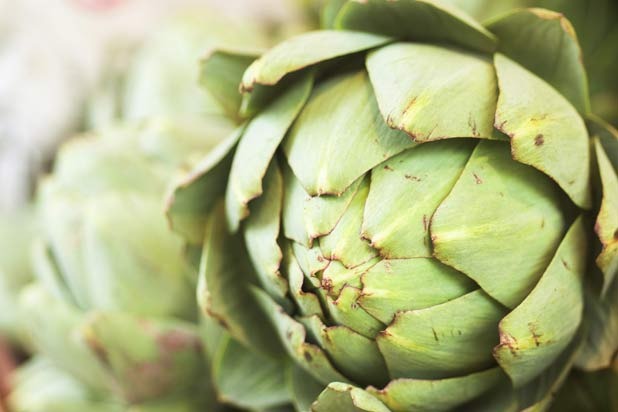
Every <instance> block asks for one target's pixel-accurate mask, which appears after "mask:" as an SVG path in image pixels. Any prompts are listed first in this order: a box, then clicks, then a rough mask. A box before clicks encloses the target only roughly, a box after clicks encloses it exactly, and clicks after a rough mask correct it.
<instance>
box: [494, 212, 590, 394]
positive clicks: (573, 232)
mask: <svg viewBox="0 0 618 412" xmlns="http://www.w3.org/2000/svg"><path fill="white" fill-rule="evenodd" d="M586 247H587V245H586V230H585V226H584V221H583V218H582V217H579V218H578V219H577V220H576V221H575V222H574V223H573V225H572V226H571V228H570V229H569V231H568V232H567V234H566V236H565V237H564V240H563V241H562V243H561V244H560V247H559V248H558V250H557V251H556V254H555V256H554V258H553V259H552V261H551V263H550V264H549V266H548V267H547V270H546V271H545V273H544V274H543V276H542V277H541V279H540V280H539V282H538V283H537V285H536V286H535V287H534V289H533V290H532V291H531V292H530V294H529V295H528V296H527V297H526V298H525V299H524V301H523V302H522V303H521V304H520V305H519V306H517V307H516V308H515V309H513V311H512V312H511V313H509V314H508V315H507V316H506V317H504V319H502V321H501V322H500V344H499V345H498V346H496V348H495V349H494V356H495V358H496V360H497V361H498V363H499V364H500V366H501V367H502V368H503V369H504V371H505V372H506V373H507V374H508V375H509V377H510V378H511V380H512V381H513V384H514V385H515V387H521V386H523V385H525V384H526V383H528V382H530V381H531V380H532V379H534V378H535V377H536V376H538V375H539V374H540V373H541V372H542V371H543V370H544V369H545V368H547V367H548V366H549V365H550V364H551V363H553V362H554V361H555V360H556V359H557V358H558V357H559V356H560V354H561V353H562V352H563V351H564V350H565V349H566V348H567V346H568V345H569V344H570V343H571V341H572V340H573V338H574V336H575V334H576V332H577V330H578V328H579V325H580V323H581V320H582V312H583V308H584V302H583V298H584V296H583V287H582V283H583V275H584V272H585V270H586V253H585V250H586Z"/></svg>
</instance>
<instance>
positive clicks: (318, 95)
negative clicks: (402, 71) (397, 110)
mask: <svg viewBox="0 0 618 412" xmlns="http://www.w3.org/2000/svg"><path fill="white" fill-rule="evenodd" d="M414 145H415V143H414V142H413V141H411V140H410V138H409V137H408V136H407V135H406V134H405V133H403V132H400V131H398V130H392V129H390V128H389V127H388V126H387V125H386V124H385V123H384V120H383V119H382V116H381V114H380V111H379V109H378V105H377V103H376V100H375V96H374V94H373V90H372V88H371V84H370V82H369V79H368V77H367V74H366V73H364V72H354V73H346V74H342V75H339V76H335V77H333V78H330V79H328V80H326V81H323V82H322V83H320V85H319V86H318V87H316V90H315V91H314V93H313V95H312V96H311V98H310V99H309V101H308V102H307V105H306V106H305V108H304V109H303V111H302V112H301V114H300V116H299V117H298V119H296V122H295V123H294V125H293V126H292V128H291V130H290V132H289V134H288V136H287V137H286V139H285V140H284V141H283V150H284V152H285V154H286V156H287V159H288V163H289V165H290V167H291V168H292V170H293V171H294V174H295V175H296V177H297V178H298V180H300V182H301V184H302V186H303V187H304V188H305V191H306V192H307V193H308V194H309V195H311V196H318V195H319V196H321V195H326V194H328V195H336V196H340V195H341V194H343V193H344V192H345V191H346V189H347V188H348V187H350V185H352V184H353V183H354V182H355V181H356V180H357V179H359V178H360V177H361V176H363V175H364V174H365V173H366V172H367V171H369V170H371V169H372V168H373V167H375V166H376V165H378V164H379V163H381V162H383V161H384V160H386V159H388V158H390V157H392V156H394V155H396V154H398V153H400V152H402V151H403V150H405V149H407V148H410V147H412V146H414Z"/></svg>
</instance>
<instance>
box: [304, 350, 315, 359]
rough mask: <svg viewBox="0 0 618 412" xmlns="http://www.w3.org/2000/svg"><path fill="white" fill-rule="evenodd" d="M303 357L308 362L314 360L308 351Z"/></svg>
mask: <svg viewBox="0 0 618 412" xmlns="http://www.w3.org/2000/svg"><path fill="white" fill-rule="evenodd" d="M303 356H304V357H305V360H306V361H307V362H311V361H312V360H313V356H311V354H310V353H309V352H307V351H304V352H303Z"/></svg>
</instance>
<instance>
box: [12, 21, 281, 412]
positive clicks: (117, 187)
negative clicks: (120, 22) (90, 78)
mask: <svg viewBox="0 0 618 412" xmlns="http://www.w3.org/2000/svg"><path fill="white" fill-rule="evenodd" d="M209 18H213V19H214V17H212V16H211V17H209ZM232 27H233V26H232V25H226V24H225V23H224V21H223V20H219V21H218V25H217V26H205V25H204V20H203V19H201V18H199V17H198V16H197V15H196V16H193V17H191V18H186V17H184V18H182V19H180V20H176V21H175V22H173V23H171V25H170V26H168V27H167V29H165V30H163V31H162V32H161V33H160V35H158V36H155V37H154V39H153V40H152V42H151V43H149V44H148V45H147V46H146V47H145V49H144V50H143V52H141V53H139V54H138V56H137V60H136V61H135V62H134V64H133V65H132V70H131V72H130V74H129V76H127V77H126V78H123V77H122V76H121V77H119V78H117V79H118V80H119V83H117V84H116V85H117V87H113V88H111V89H110V90H107V91H105V90H102V91H101V94H100V95H98V96H97V97H96V98H95V99H94V100H93V103H92V105H91V109H90V110H91V113H92V117H91V118H92V119H93V124H94V125H96V126H97V131H93V132H90V133H88V134H86V135H83V136H79V137H75V138H73V139H72V140H71V141H69V142H68V143H66V144H65V145H64V146H63V147H62V149H61V150H60V152H59V153H58V156H57V158H56V161H55V165H54V170H53V173H52V174H51V175H50V176H47V177H46V178H45V179H43V180H42V181H41V182H40V185H39V190H38V194H37V202H36V203H37V212H38V215H39V228H38V232H39V235H40V236H39V239H38V240H37V241H36V242H35V246H34V249H35V250H34V271H35V275H36V282H35V283H34V284H32V285H30V286H28V287H27V288H26V289H25V290H24V291H23V292H22V294H21V298H20V314H21V320H22V324H21V325H20V326H21V327H23V328H25V329H26V330H27V332H28V335H29V340H30V341H31V342H32V346H33V348H34V349H35V351H36V352H37V357H36V358H35V360H33V361H31V363H29V364H27V365H26V366H24V369H22V370H20V371H18V372H17V375H16V379H15V380H14V384H15V387H14V388H13V392H12V394H11V397H10V402H11V403H12V405H11V406H12V408H13V409H14V410H15V411H17V412H35V411H41V412H42V411H51V410H63V411H66V410H69V409H70V408H73V409H71V410H105V411H116V410H128V411H131V412H141V411H144V412H146V411H152V412H155V411H161V412H163V411H179V412H181V411H203V410H213V411H216V410H228V409H229V408H234V407H235V406H237V407H240V408H243V409H248V410H260V411H261V410H271V409H270V408H271V407H274V408H278V407H279V406H281V405H286V404H288V403H289V402H290V401H289V393H288V390H287V388H286V387H285V385H283V377H284V373H285V370H286V368H285V364H284V360H283V359H280V358H281V357H282V354H277V353H272V354H259V353H256V352H254V351H253V350H252V349H251V350H249V349H246V348H245V347H244V346H242V345H240V344H238V342H236V341H234V340H232V339H231V338H230V336H229V335H228V334H227V332H225V331H224V330H223V329H221V327H220V326H219V325H217V324H216V323H215V322H214V321H212V320H209V319H207V318H205V317H204V316H202V315H201V314H200V311H199V310H198V307H197V304H196V299H195V287H196V282H197V273H198V265H199V256H198V253H196V252H199V250H196V249H195V248H193V247H191V246H189V245H187V244H186V243H185V242H184V241H183V240H182V239H181V238H180V237H179V236H177V235H176V234H174V233H172V232H171V231H170V230H169V227H168V222H167V221H166V218H165V215H164V213H163V211H164V194H165V192H166V188H167V186H168V183H169V181H170V179H171V178H172V177H173V176H174V175H175V174H176V173H178V171H179V170H183V169H184V170H189V169H191V168H192V167H193V166H194V165H195V164H196V162H197V161H198V160H199V159H201V158H202V157H203V156H204V155H205V154H206V153H209V152H211V151H212V150H213V148H215V147H216V146H217V145H218V144H219V143H220V142H221V141H222V140H223V139H224V138H225V137H226V136H227V135H229V134H230V133H231V132H232V131H233V130H234V128H235V127H236V124H237V119H235V118H230V117H228V116H227V115H226V113H227V112H226V111H225V110H224V108H221V107H219V106H218V100H217V99H215V98H212V97H210V95H209V93H208V92H207V91H205V90H202V89H200V88H199V87H198V84H197V81H198V73H199V65H198V60H199V58H200V57H201V56H202V54H203V53H207V52H208V51H209V49H211V48H212V47H213V45H215V44H217V45H219V44H221V45H223V46H222V47H226V48H229V49H232V50H243V51H244V50H247V48H248V47H251V46H250V45H253V46H252V47H254V48H255V47H260V45H261V44H260V41H261V39H264V37H263V36H262V35H261V33H260V32H255V33H254V32H252V31H251V30H250V29H249V28H248V27H244V30H246V31H245V32H246V33H248V34H247V35H246V36H244V37H243V36H241V35H240V31H238V32H235V31H231V32H228V30H230V29H231V28H232ZM224 28H225V30H223V29H224ZM227 33H231V34H230V36H228V34H227ZM228 38H231V39H232V40H230V41H229V42H227V41H226V39H228ZM233 39H240V40H239V41H240V43H241V45H242V48H238V47H235V46H234V40H233ZM176 44H181V45H182V47H181V48H178V47H174V48H171V47H170V45H176ZM108 97H110V98H111V99H108ZM118 98H120V99H118ZM118 101H121V102H123V103H122V104H120V105H118V106H115V105H116V103H115V102H118ZM118 109H120V110H118ZM215 152H216V150H215ZM270 355H272V356H270ZM247 368H249V369H252V370H256V371H257V370H259V371H258V372H256V373H253V374H251V375H247V374H246V370H248V369H247ZM51 376H57V377H58V378H57V380H58V385H54V386H49V387H41V388H39V389H36V388H37V386H38V385H41V384H43V383H44V382H45V379H47V377H51ZM239 393H242V396H238V394H239ZM223 403H227V404H231V405H232V406H230V407H227V406H224V405H223ZM85 405H90V406H85ZM80 408H82V409H80Z"/></svg>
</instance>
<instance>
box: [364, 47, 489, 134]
mask: <svg viewBox="0 0 618 412" xmlns="http://www.w3.org/2000/svg"><path fill="white" fill-rule="evenodd" d="M366 64H367V71H368V72H369V77H370V79H371V84H372V85H373V88H374V90H375V93H376V97H377V99H378V106H379V107H380V112H381V113H382V116H383V117H384V119H385V121H386V123H387V124H388V125H389V126H390V127H392V128H394V129H399V130H403V131H404V132H406V133H408V134H409V135H410V136H411V137H412V139H413V140H415V141H417V142H421V143H422V142H427V141H432V140H439V139H446V138H452V137H475V138H485V139H492V138H493V137H494V136H493V123H494V113H495V111H496V98H497V85H496V76H495V73H494V68H493V66H492V63H491V60H490V59H489V58H488V57H486V56H483V55H478V54H475V53H471V52H467V51H463V50H459V49H455V48H446V47H444V46H438V45H431V44H423V43H394V44H391V45H388V46H385V47H382V48H380V49H378V50H375V51H373V52H371V53H369V55H368V56H367V63H366Z"/></svg>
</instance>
